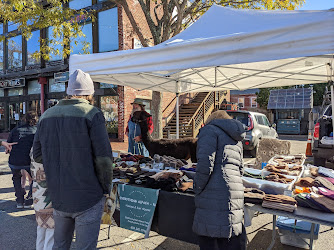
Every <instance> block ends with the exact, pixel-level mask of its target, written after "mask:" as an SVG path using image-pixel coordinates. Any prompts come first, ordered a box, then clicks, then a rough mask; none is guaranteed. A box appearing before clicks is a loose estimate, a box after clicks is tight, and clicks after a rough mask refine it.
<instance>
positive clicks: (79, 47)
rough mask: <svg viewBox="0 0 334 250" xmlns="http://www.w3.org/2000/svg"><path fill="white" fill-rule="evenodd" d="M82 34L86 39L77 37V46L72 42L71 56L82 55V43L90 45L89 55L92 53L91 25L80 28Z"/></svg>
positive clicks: (87, 24)
mask: <svg viewBox="0 0 334 250" xmlns="http://www.w3.org/2000/svg"><path fill="white" fill-rule="evenodd" d="M82 32H83V33H84V34H85V35H86V37H77V38H76V41H77V45H75V44H74V42H71V49H72V52H71V54H83V53H84V51H83V47H84V45H83V44H82V43H83V42H87V43H90V46H89V48H88V51H89V53H93V47H92V46H93V33H92V23H86V24H85V25H84V26H83V27H82Z"/></svg>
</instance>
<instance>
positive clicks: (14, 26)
mask: <svg viewBox="0 0 334 250" xmlns="http://www.w3.org/2000/svg"><path fill="white" fill-rule="evenodd" d="M18 26H19V25H18V24H17V23H13V22H8V32H11V31H13V30H17V28H18Z"/></svg>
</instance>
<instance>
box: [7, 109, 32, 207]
mask: <svg viewBox="0 0 334 250" xmlns="http://www.w3.org/2000/svg"><path fill="white" fill-rule="evenodd" d="M24 121H25V124H24V125H22V126H19V127H16V128H14V129H13V130H12V131H11V132H10V134H9V137H8V139H7V143H9V144H13V143H16V144H15V145H13V146H12V149H11V151H10V155H9V160H8V164H9V167H10V169H11V170H12V174H13V178H12V179H13V184H14V189H15V196H16V203H17V204H16V207H17V208H30V207H31V205H32V202H33V200H32V183H31V184H30V188H29V193H28V195H27V197H26V198H24V195H25V193H26V192H25V190H24V189H23V188H22V185H21V177H22V174H21V170H22V169H23V170H26V171H27V172H28V174H29V175H30V176H31V172H30V156H29V153H30V150H31V147H32V144H33V141H34V135H35V133H36V129H37V128H36V123H37V117H36V115H35V113H34V112H32V111H29V112H28V113H27V114H26V115H25V117H24Z"/></svg>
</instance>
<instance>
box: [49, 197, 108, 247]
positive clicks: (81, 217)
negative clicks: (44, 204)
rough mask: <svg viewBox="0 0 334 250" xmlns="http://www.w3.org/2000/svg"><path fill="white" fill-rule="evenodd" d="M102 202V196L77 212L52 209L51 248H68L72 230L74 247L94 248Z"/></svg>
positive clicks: (103, 199)
mask: <svg viewBox="0 0 334 250" xmlns="http://www.w3.org/2000/svg"><path fill="white" fill-rule="evenodd" d="M104 202H105V198H104V197H103V198H102V199H101V200H100V201H99V202H98V203H97V204H96V205H94V206H93V207H91V208H89V209H87V210H86V211H83V212H79V213H66V212H61V211H57V210H56V209H53V218H54V220H55V234H54V245H53V248H52V249H64V250H67V249H70V247H71V243H72V239H73V234H74V230H75V235H76V240H75V246H76V249H80V250H86V249H96V245H97V240H98V237H99V232H100V224H101V217H102V212H103V208H104Z"/></svg>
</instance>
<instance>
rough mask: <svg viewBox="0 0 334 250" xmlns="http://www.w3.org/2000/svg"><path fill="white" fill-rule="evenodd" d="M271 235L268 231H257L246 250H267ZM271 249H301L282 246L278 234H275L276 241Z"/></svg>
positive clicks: (270, 231) (299, 249)
mask: <svg viewBox="0 0 334 250" xmlns="http://www.w3.org/2000/svg"><path fill="white" fill-rule="evenodd" d="M271 233H272V230H270V229H265V230H259V231H258V232H257V233H256V235H255V236H254V237H253V238H252V240H251V241H250V242H248V244H247V249H256V250H265V249H267V248H268V247H269V245H270V243H271ZM272 249H273V250H302V248H298V247H292V246H287V245H283V244H282V243H281V242H280V238H279V235H278V233H276V241H275V245H274V247H273V248H272Z"/></svg>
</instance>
